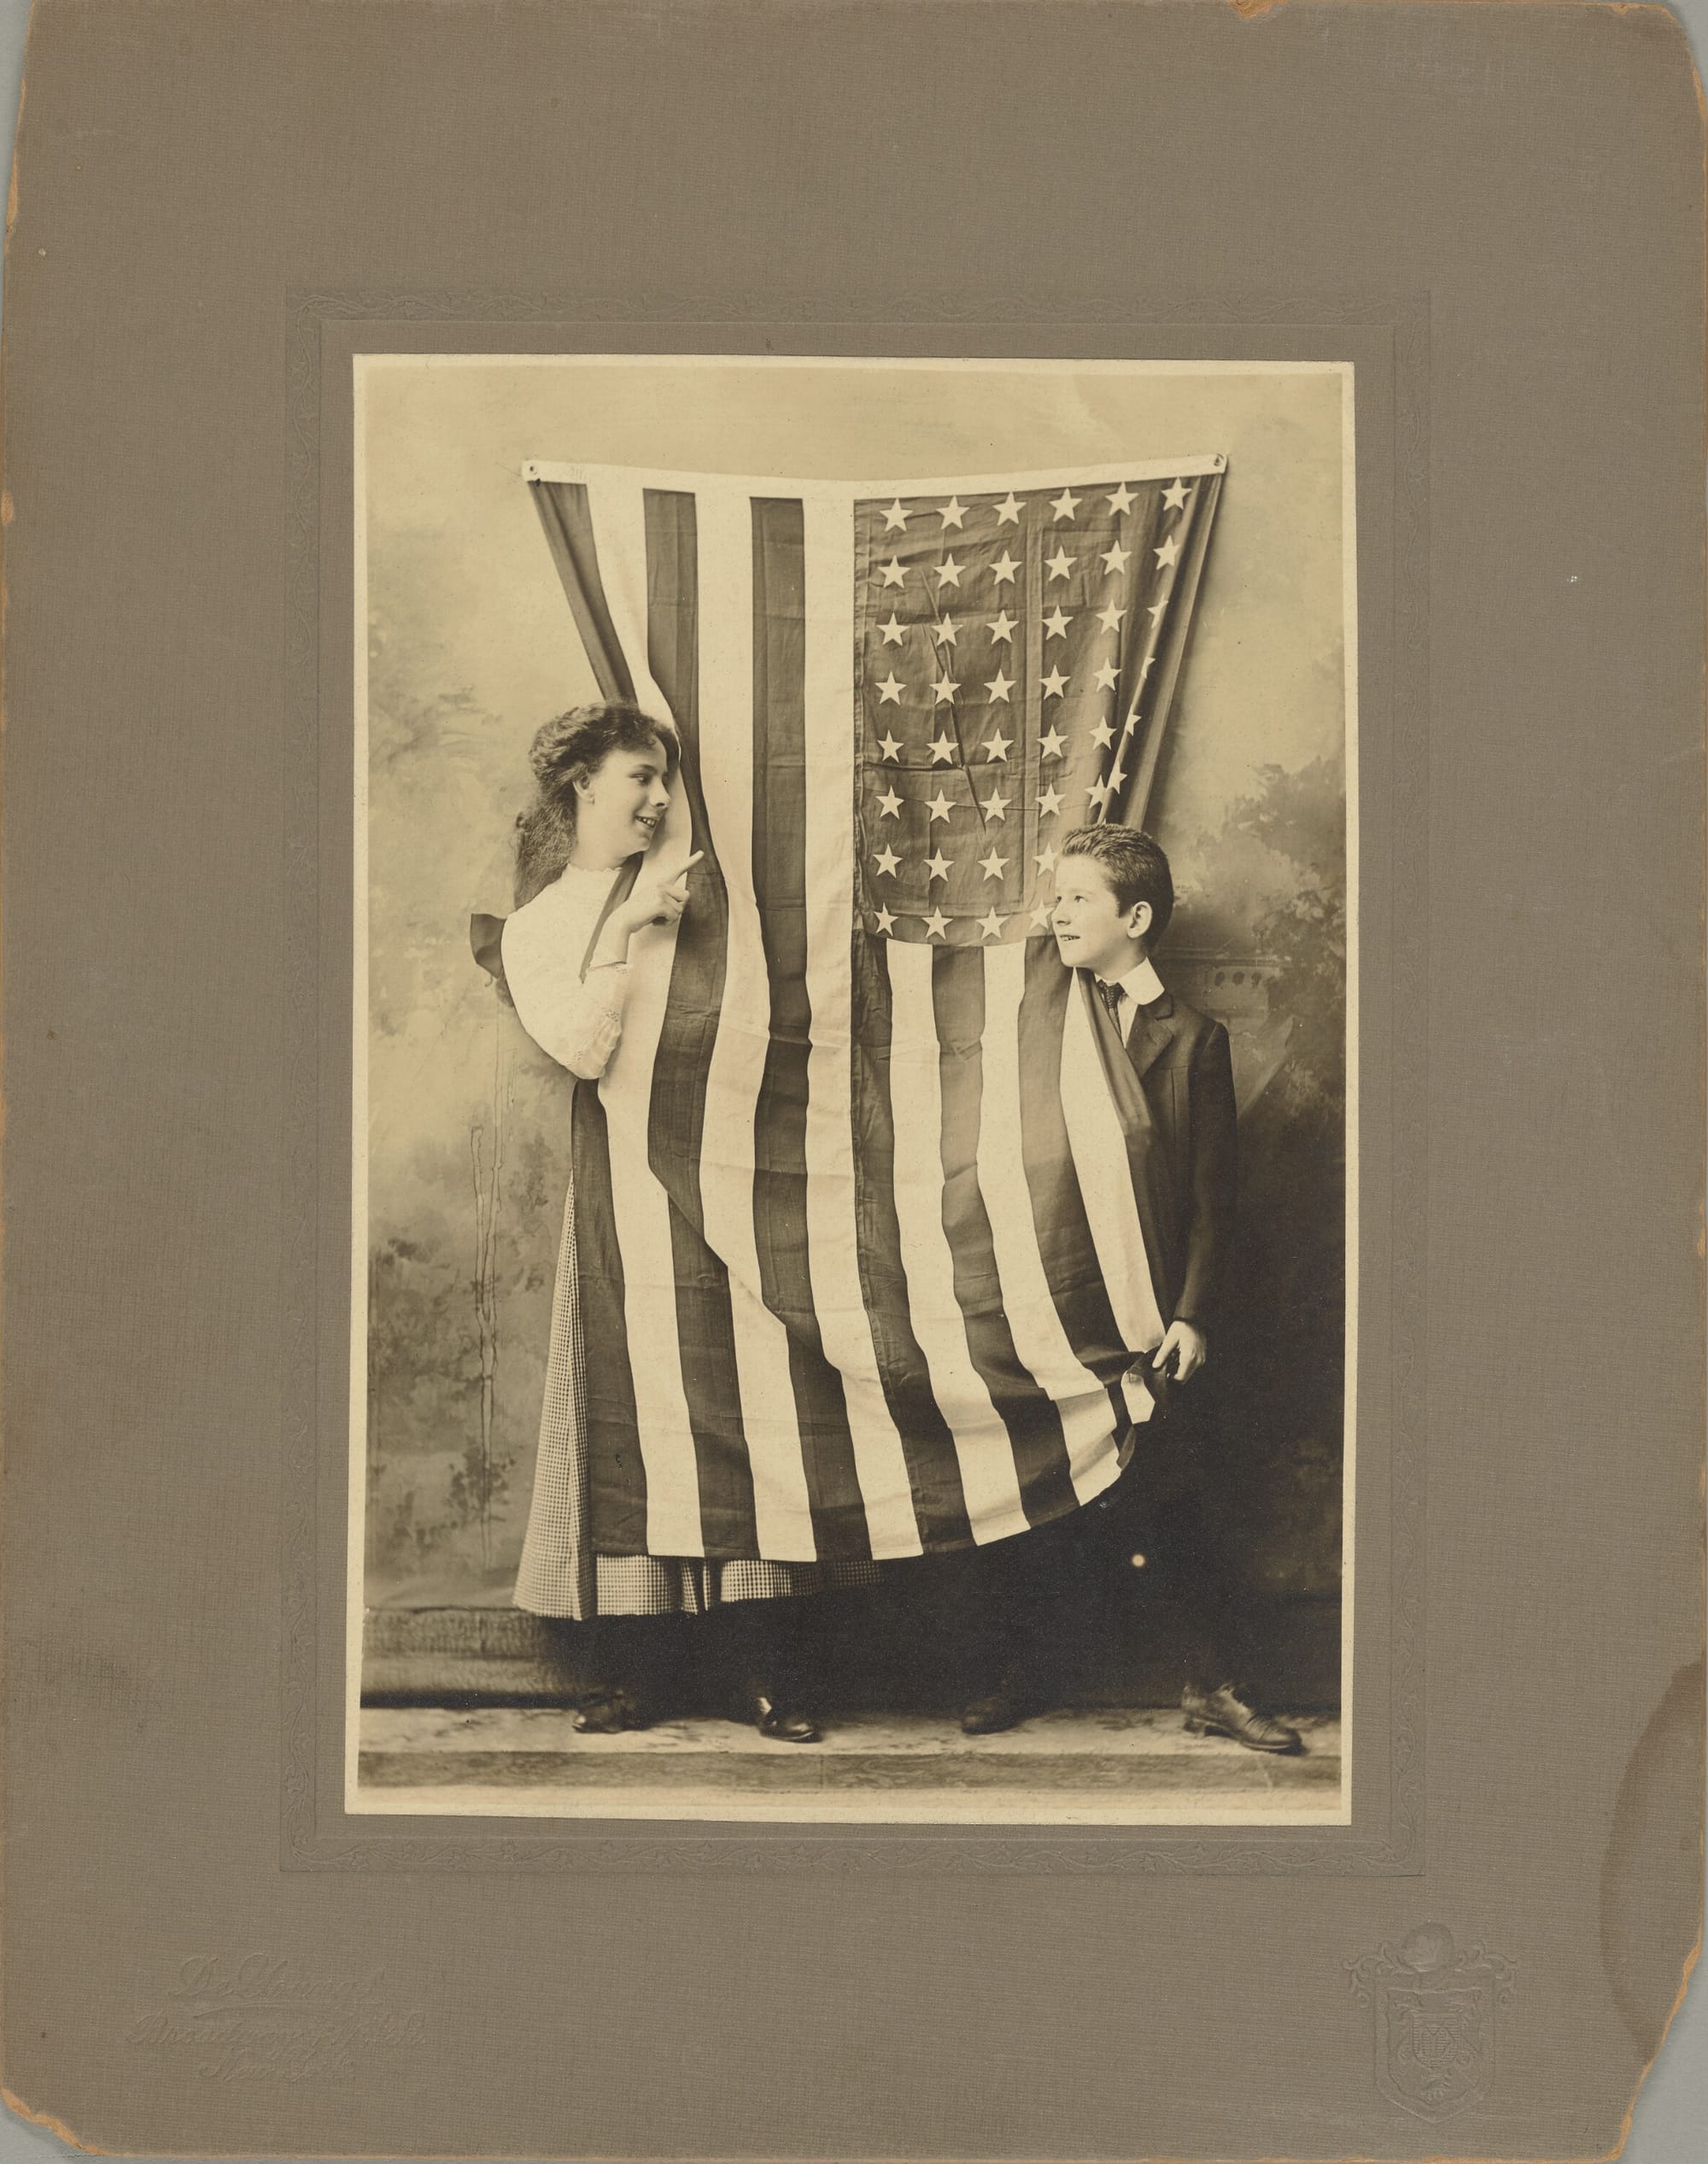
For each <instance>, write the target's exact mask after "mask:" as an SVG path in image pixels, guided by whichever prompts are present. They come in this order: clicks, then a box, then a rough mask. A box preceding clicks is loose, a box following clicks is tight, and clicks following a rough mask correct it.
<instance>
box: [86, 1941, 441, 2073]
mask: <svg viewBox="0 0 1708 2164" xmlns="http://www.w3.org/2000/svg"><path fill="white" fill-rule="evenodd" d="M424 2027H425V2017H424V2015H423V2014H421V2013H420V2012H419V2011H418V2009H401V2010H400V2009H398V2008H396V2007H395V2006H394V2005H393V2003H392V1995H391V1993H390V1991H389V1989H388V1987H387V1983H386V1976H385V1972H384V1970H383V1969H378V1968H376V1969H372V1970H366V1971H362V1972H360V1973H358V1972H354V1971H353V1972H349V1973H344V1974H325V1973H319V1972H307V1971H305V1970H303V1969H302V1968H300V1967H299V1966H298V1965H297V1964H296V1963H295V1962H292V1961H290V1960H289V1959H287V1958H285V1957H284V1956H280V1955H276V1954H268V1953H251V1954H244V1955H241V1956H237V1957H235V1958H228V1957H227V1956H224V1955H220V1954H196V1955H194V1956H191V1957H190V1959H189V1960H187V1961H185V1962H182V1963H180V1965H179V1968H178V1974H177V1977H176V1978H175V1979H174V1980H173V1985H172V1987H171V1989H170V1990H169V1991H167V1995H166V2003H165V2004H164V2005H162V2006H160V2007H157V2008H155V2009H154V2010H152V2011H151V2012H149V2013H148V2014H145V2015H143V2017H142V2019H141V2020H140V2021H137V2022H136V2023H134V2024H133V2025H132V2028H131V2030H130V2032H129V2033H128V2034H127V2036H126V2042H127V2043H129V2044H132V2045H135V2046H137V2047H138V2048H140V2049H142V2050H153V2051H173V2052H181V2053H182V2054H184V2057H185V2059H186V2062H187V2063H188V2064H189V2065H190V2067H191V2068H192V2069H193V2071H194V2072H195V2073H196V2077H197V2079H200V2080H202V2081H221V2082H237V2081H290V2082H315V2083H318V2082H326V2081H341V2080H346V2079H349V2078H350V2077H351V2076H352V2075H354V2073H357V2072H358V2071H359V2069H360V2068H361V2067H364V2066H366V2065H368V2064H371V2062H372V2061H373V2059H374V2058H375V2057H376V2056H377V2055H381V2054H383V2053H386V2052H389V2051H391V2050H395V2048H396V2047H397V2046H399V2045H405V2044H416V2043H418V2041H419V2039H420V2038H421V2036H422V2033H423V2031H424Z"/></svg>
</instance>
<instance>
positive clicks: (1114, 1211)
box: [524, 455, 1225, 1561]
mask: <svg viewBox="0 0 1708 2164" xmlns="http://www.w3.org/2000/svg"><path fill="white" fill-rule="evenodd" d="M1224 465H1225V461H1224V459H1222V458H1221V457H1220V455H1217V456H1206V457H1194V458H1184V459H1174V460H1171V461H1168V462H1167V464H1166V465H1156V464H1149V465H1132V464H1129V465H1125V466H1122V467H1120V468H1116V467H1109V468H1095V469H1084V470H1079V471H1067V472H1064V473H1061V474H1050V475H1036V474H1028V475H1015V476H1011V477H999V478H997V479H994V480H993V479H991V478H988V477H972V478H966V477H963V478H960V479H954V480H945V481H942V482H937V481H931V482H921V481H912V482H906V483H898V484H892V483H863V484H860V485H848V484H842V483H823V482H804V481H801V482H792V481H777V480H765V481H756V480H748V479H735V478H731V477H724V476H716V475H706V474H662V473H653V472H645V471H639V470H635V469H631V468H617V467H596V466H559V465H543V464H541V465H530V466H529V467H527V468H526V469H524V473H525V477H526V478H527V480H528V481H529V484H530V487H531V488H532V491H533V494H534V496H535V503H536V506H537V507H538V510H539V512H540V515H541V521H542V523H543V524H544V527H545V530H546V534H547V540H548V541H549V543H550V545H551V547H552V550H553V556H554V558H555V559H556V562H557V564H558V567H559V571H560V572H561V574H562V576H563V580H564V588H565V590H566V592H567V594H568V595H569V599H570V605H571V607H572V609H573V610H574V612H575V616H576V623H577V624H578V626H579V629H580V631H581V634H582V641H583V644H584V645H585V646H586V649H587V652H588V657H589V659H590V661H591V663H592V665H593V668H594V674H595V676H596V677H597V679H598V681H599V683H600V688H601V691H602V693H604V695H605V696H606V697H609V698H623V699H635V700H638V702H639V703H640V705H642V706H643V707H646V708H647V709H648V710H649V711H653V712H655V713H658V714H660V715H669V716H671V717H672V718H673V719H674V721H675V722H676V727H677V729H678V731H679V733H680V734H681V740H682V746H683V761H682V772H681V786H680V787H679V788H678V789H677V790H676V792H675V794H674V796H673V799H672V803H671V807H670V813H669V815H668V816H667V818H666V821H665V825H664V833H663V834H662V836H661V838H660V839H659V840H658V842H657V843H656V844H655V845H654V857H655V859H656V861H657V862H658V864H659V866H660V868H661V869H669V868H670V866H671V865H672V864H676V863H682V862H684V861H686V859H687V857H688V856H689V855H690V854H691V853H692V852H693V851H696V850H699V851H703V852H704V858H703V862H702V863H700V864H699V866H698V867H696V869H695V870H694V872H693V874H692V880H691V887H690V892H691V896H692V899H691V903H690V906H689V909H688V910H687V913H686V915H684V917H683V918H682V920H681V924H680V925H679V926H677V927H673V928H671V929H670V931H668V932H666V931H658V932H656V933H650V934H648V935H646V937H645V938H644V939H641V940H640V941H639V942H637V944H636V946H635V949H634V950H632V961H633V967H632V968H631V973H630V974H631V983H630V988H629V1003H628V1007H627V1010H626V1015H625V1022H624V1030H623V1041H622V1044H621V1045H620V1047H619V1050H618V1051H617V1056H616V1057H615V1058H614V1059H613V1061H612V1062H611V1066H610V1067H609V1068H608V1069H607V1071H606V1073H605V1077H604V1079H603V1080H602V1081H601V1083H600V1085H599V1088H598V1091H597V1092H594V1091H592V1090H590V1089H587V1088H582V1089H580V1090H578V1091H577V1092H576V1109H575V1114H574V1167H575V1173H574V1176H575V1184H576V1225H577V1243H576V1274H577V1291H578V1294H579V1297H580V1301H581V1310H582V1325H583V1336H584V1341H585V1348H586V1353H585V1360H586V1373H587V1391H586V1408H585V1410H586V1425H587V1435H586V1438H585V1440H586V1447H587V1450H588V1460H589V1465H590V1467H591V1469H592V1471H591V1493H592V1513H593V1534H594V1544H595V1546H596V1547H600V1548H603V1549H605V1550H607V1551H608V1552H611V1553H635V1552H636V1551H637V1550H644V1551H645V1552H646V1553H652V1554H655V1555H681V1556H701V1555H703V1556H708V1557H739V1556H760V1557H764V1558H769V1559H775V1560H778V1561H806V1560H814V1559H817V1560H825V1561H828V1560H845V1559H864V1558H878V1559H882V1558H887V1557H898V1556H907V1555H917V1554H920V1553H924V1552H930V1551H935V1550H942V1549H950V1548H955V1547H965V1546H968V1545H969V1544H971V1543H982V1542H986V1541H993V1540H999V1539H1003V1538H1004V1537H1007V1536H1008V1535H1012V1534H1015V1533H1018V1532H1021V1531H1024V1530H1025V1529H1027V1528H1028V1527H1029V1526H1033V1525H1038V1524H1044V1523H1046V1522H1048V1521H1049V1520H1050V1519H1052V1518H1057V1517H1060V1516H1062V1515H1063V1514H1065V1513H1066V1512H1069V1511H1071V1510H1073V1509H1075V1508H1078V1507H1079V1506H1081V1505H1083V1504H1085V1503H1086V1502H1088V1501H1090V1500H1092V1499H1093V1498H1094V1497H1095V1496H1096V1495H1097V1494H1099V1493H1100V1492H1101V1491H1102V1490H1103V1488H1106V1487H1107V1486H1108V1483H1110V1482H1111V1481H1112V1480H1113V1479H1114V1476H1115V1473H1116V1471H1118V1470H1119V1463H1120V1453H1121V1450H1122V1448H1123V1445H1124V1442H1125V1440H1126V1436H1127V1435H1128V1433H1129V1431H1130V1430H1131V1428H1132V1424H1134V1423H1135V1422H1136V1421H1142V1420H1143V1419H1144V1418H1145V1417H1146V1416H1147V1415H1148V1413H1149V1410H1150V1401H1149V1396H1148V1395H1147V1393H1146V1392H1145V1391H1144V1387H1143V1385H1142V1383H1138V1382H1137V1381H1136V1380H1131V1379H1126V1378H1127V1373H1128V1370H1129V1369H1130V1368H1131V1366H1132V1363H1133V1361H1134V1360H1135V1359H1136V1358H1137V1357H1138V1355H1139V1354H1143V1353H1144V1352H1146V1351H1148V1350H1150V1349H1152V1348H1155V1345H1156V1344H1157V1343H1158V1342H1160V1340H1161V1336H1162V1332H1163V1329H1164V1327H1165V1324H1166V1320H1167V1317H1166V1315H1165V1313H1164V1312H1163V1309H1164V1306H1165V1305H1166V1299H1165V1295H1163V1293H1162V1290H1161V1288H1162V1287H1163V1286H1164V1285H1166V1284H1167V1268H1166V1260H1167V1252H1168V1249H1169V1246H1170V1243H1171V1242H1172V1240H1173V1228H1172V1227H1171V1226H1170V1225H1168V1223H1167V1219H1166V1209H1165V1208H1164V1207H1163V1188H1162V1183H1161V1181H1160V1179H1157V1178H1156V1176H1155V1169H1154V1167H1151V1165H1150V1163H1149V1154H1148V1153H1149V1127H1148V1123H1147V1118H1146V1114H1145V1110H1144V1098H1143V1095H1142V1092H1140V1091H1138V1089H1137V1088H1136V1087H1135V1086H1134V1085H1133V1083H1132V1071H1131V1069H1130V1067H1127V1065H1126V1061H1125V1059H1124V1057H1123V1056H1122V1055H1121V1049H1120V1039H1119V1038H1118V1037H1117V1036H1116V1035H1115V1033H1114V1030H1113V1027H1112V1026H1111V1025H1110V1024H1109V1023H1108V1018H1107V1016H1106V1015H1104V1014H1103V1009H1102V1007H1101V1004H1100V1003H1098V1002H1097V1000H1096V999H1094V998H1092V997H1091V996H1090V989H1089V986H1088V985H1085V984H1080V983H1076V981H1075V975H1074V973H1073V972H1072V971H1069V970H1067V968H1064V967H1063V965H1062V962H1060V960H1059V959H1058V957H1057V955H1056V948H1055V944H1054V942H1053V940H1052V939H1050V936H1049V934H1048V932H1047V929H1046V928H1045V927H1047V923H1048V917H1049V903H1050V892H1051V873H1052V870H1053V868H1054V864H1055V861H1056V838H1057V837H1059V836H1060V835H1061V834H1062V833H1066V832H1067V830H1068V829H1070V828H1073V827H1074V826H1077V825H1080V824H1084V823H1086V822H1088V821H1091V820H1096V819H1098V818H1113V819H1126V820H1131V821H1133V822H1137V821H1138V819H1139V818H1140V817H1141V816H1142V814H1143V809H1144V802H1145V799H1146V795H1147V792H1148V790H1149V782H1150V777H1151V775H1152V774H1153V772H1154V770H1155V760H1156V756H1157V752H1158V750H1159V747H1160V744H1161V735H1162V730H1163V728H1164V726H1165V723H1166V721H1167V712H1168V707H1169V704H1170V701H1171V699H1172V698H1173V691H1174V686H1175V681H1176V679H1177V677H1178V676H1179V668H1180V664H1181V658H1182V655H1183V652H1184V646H1185V640H1186V634H1187V629H1188V624H1189V622H1190V611H1191V605H1192V600H1193V598H1194V594H1195V592H1196V584H1197V580H1198V576H1199V572H1200V570H1201V568H1202V563H1203V559H1204V553H1205V548H1206V546H1207V544H1208V536H1209V531H1210V526H1211V522H1212V520H1213V518H1214V510H1215V505H1216V500H1217V495H1218V493H1219V490H1220V481H1221V475H1222V471H1223V468H1224Z"/></svg>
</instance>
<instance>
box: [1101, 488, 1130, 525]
mask: <svg viewBox="0 0 1708 2164" xmlns="http://www.w3.org/2000/svg"><path fill="white" fill-rule="evenodd" d="M1106 500H1107V502H1108V506H1109V509H1110V510H1111V511H1112V512H1114V514H1115V515H1116V517H1117V518H1125V517H1126V514H1127V512H1129V511H1131V510H1132V489H1131V488H1128V487H1127V485H1126V482H1125V481H1123V482H1122V483H1121V485H1120V488H1117V489H1116V490H1115V492H1114V495H1112V496H1110V497H1108V498H1107V499H1106Z"/></svg>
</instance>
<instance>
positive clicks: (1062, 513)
mask: <svg viewBox="0 0 1708 2164" xmlns="http://www.w3.org/2000/svg"><path fill="white" fill-rule="evenodd" d="M1050 509H1051V510H1052V511H1053V512H1055V513H1056V517H1057V518H1072V517H1073V513H1074V512H1076V511H1077V510H1078V509H1079V498H1078V497H1077V496H1076V495H1075V494H1073V490H1072V489H1071V488H1064V489H1063V490H1062V494H1060V495H1059V496H1057V497H1056V500H1055V502H1054V503H1052V504H1051V505H1050Z"/></svg>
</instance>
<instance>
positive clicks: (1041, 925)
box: [1032, 902, 1054, 932]
mask: <svg viewBox="0 0 1708 2164" xmlns="http://www.w3.org/2000/svg"><path fill="white" fill-rule="evenodd" d="M1053 906H1054V905H1053V904H1051V903H1049V902H1040V903H1039V904H1038V907H1037V908H1036V909H1034V910H1033V911H1032V925H1033V927H1034V928H1035V929H1037V930H1038V931H1040V932H1046V931H1048V930H1049V928H1050V909H1052V907H1053Z"/></svg>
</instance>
